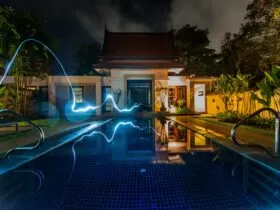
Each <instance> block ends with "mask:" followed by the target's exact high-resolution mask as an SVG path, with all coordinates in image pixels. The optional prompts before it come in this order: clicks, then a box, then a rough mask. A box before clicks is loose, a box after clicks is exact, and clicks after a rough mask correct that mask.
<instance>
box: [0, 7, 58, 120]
mask: <svg viewBox="0 0 280 210" xmlns="http://www.w3.org/2000/svg"><path fill="white" fill-rule="evenodd" d="M43 28H44V23H43V22H42V21H41V20H40V19H38V18H37V17H36V16H34V15H33V14H31V13H27V12H19V11H15V10H13V9H12V8H11V7H0V63H1V64H0V69H1V70H2V71H3V70H4V68H5V66H6V64H7V63H8V62H9V61H10V59H11V57H12V56H13V55H14V53H15V51H16V48H17V47H18V46H19V45H20V43H21V42H22V41H23V40H25V39H27V38H33V39H37V40H40V41H42V42H43V43H44V44H46V45H47V46H49V47H50V48H55V40H54V39H53V38H52V37H50V36H48V35H46V34H45V33H44V31H43ZM51 62H52V57H51V56H50V54H49V53H48V51H47V50H46V49H45V48H43V47H41V46H38V45H37V44H35V43H26V44H25V45H24V46H23V48H22V49H21V50H20V52H19V55H18V56H17V58H16V60H15V62H14V64H13V66H12V69H11V72H10V75H13V76H14V79H15V85H16V95H15V108H14V109H15V110H16V111H17V112H19V113H21V114H22V115H27V113H28V101H29V99H30V95H31V94H29V93H30V91H29V90H28V86H30V85H31V84H32V79H33V77H38V78H41V79H43V78H45V77H46V76H47V74H48V73H49V69H50V64H51Z"/></svg>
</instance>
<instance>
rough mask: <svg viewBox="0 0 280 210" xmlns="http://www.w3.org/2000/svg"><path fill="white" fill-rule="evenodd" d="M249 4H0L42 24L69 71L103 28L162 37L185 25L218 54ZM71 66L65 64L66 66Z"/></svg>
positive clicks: (243, 0) (209, 0)
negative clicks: (204, 33) (206, 34)
mask: <svg viewBox="0 0 280 210" xmlns="http://www.w3.org/2000/svg"><path fill="white" fill-rule="evenodd" d="M250 1H251V0H234V1H232V0H153V1H151V0H79V1H74V0H48V1H38V0H25V1H19V0H1V3H0V4H3V5H11V6H13V7H15V8H16V9H21V10H28V11H31V12H34V13H36V14H37V15H38V16H40V17H41V18H43V19H45V20H47V21H48V24H47V30H48V31H49V32H50V33H51V34H53V35H54V36H55V37H56V38H57V39H58V45H59V55H60V57H62V58H63V61H64V62H66V63H67V64H68V66H67V67H68V68H72V67H73V65H72V63H73V54H74V53H75V51H76V49H77V48H78V46H79V45H80V44H82V43H89V42H92V41H99V42H102V40H103V35H104V25H105V24H106V25H107V27H108V28H109V29H110V30H111V31H123V32H134V31H136V32H142V31H144V32H163V31H167V30H170V28H171V26H172V23H173V25H174V27H175V28H179V27H181V26H183V25H185V24H192V25H198V26H199V27H201V28H208V29H209V31H210V40H211V47H214V48H215V49H217V50H219V47H220V41H221V39H222V37H223V35H224V33H225V32H236V31H237V30H238V28H239V26H240V24H241V22H242V19H243V17H244V14H245V10H246V5H247V4H248V3H249V2H250ZM70 63H71V64H70Z"/></svg>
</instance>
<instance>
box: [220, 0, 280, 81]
mask: <svg viewBox="0 0 280 210" xmlns="http://www.w3.org/2000/svg"><path fill="white" fill-rule="evenodd" d="M279 13H280V12H279V1H278V0H254V1H253V2H252V3H250V4H249V5H248V6H247V14H246V16H245V19H244V23H243V24H242V25H241V27H240V30H239V32H238V33H236V34H230V33H226V34H225V37H224V40H223V42H222V56H223V64H224V66H225V69H227V71H228V72H229V73H231V74H235V73H236V72H237V71H240V72H242V73H251V74H254V75H256V76H257V77H256V79H259V78H260V77H261V75H263V72H264V71H268V70H269V69H271V66H272V65H279V63H280V21H279Z"/></svg>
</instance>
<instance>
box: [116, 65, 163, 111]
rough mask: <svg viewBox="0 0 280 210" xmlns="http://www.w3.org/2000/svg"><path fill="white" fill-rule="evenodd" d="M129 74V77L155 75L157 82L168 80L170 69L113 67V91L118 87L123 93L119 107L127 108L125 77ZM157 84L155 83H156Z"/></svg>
mask: <svg viewBox="0 0 280 210" xmlns="http://www.w3.org/2000/svg"><path fill="white" fill-rule="evenodd" d="M127 75H129V77H131V76H132V77H133V75H135V77H147V76H150V77H152V76H154V78H155V83H156V82H157V81H160V80H164V81H167V79H168V69H112V70H111V87H112V91H113V90H116V89H121V90H122V95H121V97H120V100H119V104H118V105H119V107H120V108H125V95H126V91H127V90H126V88H127V87H125V84H126V82H125V77H126V76H127ZM154 85H155V84H154Z"/></svg>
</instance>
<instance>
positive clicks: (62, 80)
mask: <svg viewBox="0 0 280 210" xmlns="http://www.w3.org/2000/svg"><path fill="white" fill-rule="evenodd" d="M69 80H70V82H71V84H72V86H79V87H84V88H85V87H87V86H90V87H95V91H96V93H95V97H96V98H95V99H93V100H95V103H94V104H101V87H102V79H101V77H99V76H69ZM57 86H66V87H69V83H68V81H67V78H66V77H65V76H49V77H48V89H49V102H50V103H52V104H56V100H57V99H58V98H59V96H57V95H56V94H57V92H56V87H57ZM69 91H70V90H69ZM69 96H70V92H69ZM68 98H69V97H68ZM100 114H101V109H97V110H96V115H100Z"/></svg>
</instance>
